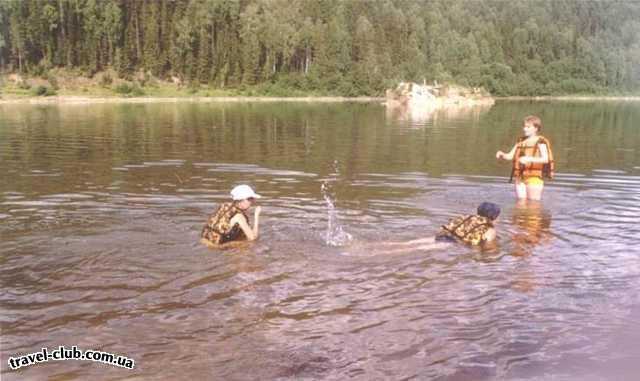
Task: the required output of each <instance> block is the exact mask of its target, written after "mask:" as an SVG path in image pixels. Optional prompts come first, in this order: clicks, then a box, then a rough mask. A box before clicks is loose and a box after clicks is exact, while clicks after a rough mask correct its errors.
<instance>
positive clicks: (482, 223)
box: [438, 214, 493, 245]
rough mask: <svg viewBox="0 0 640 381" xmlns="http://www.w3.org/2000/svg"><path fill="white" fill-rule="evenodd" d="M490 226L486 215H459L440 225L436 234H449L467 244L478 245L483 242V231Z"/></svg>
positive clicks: (491, 225)
mask: <svg viewBox="0 0 640 381" xmlns="http://www.w3.org/2000/svg"><path fill="white" fill-rule="evenodd" d="M492 227H493V224H492V223H491V220H489V219H488V218H486V217H482V216H479V215H477V214H476V215H468V216H460V217H456V218H453V219H452V220H450V221H449V222H448V223H447V224H446V225H442V228H441V229H440V232H439V233H438V236H449V237H453V238H456V239H458V240H460V241H462V242H464V243H466V244H469V245H479V244H481V243H483V242H484V235H485V233H486V232H487V231H488V230H489V229H491V228H492Z"/></svg>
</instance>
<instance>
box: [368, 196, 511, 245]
mask: <svg viewBox="0 0 640 381" xmlns="http://www.w3.org/2000/svg"><path fill="white" fill-rule="evenodd" d="M499 215H500V207H499V206H498V205H496V204H494V203H492V202H483V203H482V204H480V205H479V206H478V210H477V214H472V215H463V216H459V217H455V218H452V219H451V220H449V222H447V223H446V224H445V225H442V227H441V228H440V231H439V232H438V234H437V235H436V236H435V237H428V238H420V239H414V240H411V241H407V242H387V243H383V244H382V245H380V244H378V245H377V246H378V247H381V246H382V247H384V246H385V245H386V246H387V247H388V246H391V247H402V248H401V249H395V250H385V253H397V252H406V251H413V250H433V249H438V248H443V247H446V246H447V245H448V243H451V242H460V243H464V244H468V245H471V246H481V245H484V244H488V243H490V242H493V241H494V240H495V239H496V229H495V225H494V224H495V221H496V219H497V218H498V216H499ZM415 245H418V246H415ZM408 246H411V247H408Z"/></svg>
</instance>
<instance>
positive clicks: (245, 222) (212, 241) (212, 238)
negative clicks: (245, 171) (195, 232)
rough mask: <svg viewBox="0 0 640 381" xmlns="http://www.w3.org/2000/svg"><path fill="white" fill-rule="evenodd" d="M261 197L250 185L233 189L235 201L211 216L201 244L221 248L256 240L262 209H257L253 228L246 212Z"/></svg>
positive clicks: (205, 227) (201, 234)
mask: <svg viewBox="0 0 640 381" xmlns="http://www.w3.org/2000/svg"><path fill="white" fill-rule="evenodd" d="M261 197H262V196H260V195H259V194H257V193H255V192H254V191H253V189H251V187H250V186H248V185H238V186H237V187H235V188H233V189H232V190H231V198H232V200H233V201H232V202H225V203H223V204H221V205H220V206H219V207H218V209H217V210H216V211H215V212H214V213H213V214H211V216H209V219H208V220H207V223H206V224H205V225H204V227H203V228H202V232H201V233H200V237H201V239H200V242H202V243H203V244H205V245H207V246H209V247H219V246H220V245H223V244H225V243H229V242H235V241H246V240H248V241H253V240H256V239H257V238H258V226H259V223H260V212H261V211H262V208H261V207H260V206H257V207H256V209H255V212H254V218H253V227H251V226H250V225H249V217H247V215H246V211H247V210H248V209H249V208H250V207H251V206H252V205H253V203H254V202H255V200H256V199H258V198H261Z"/></svg>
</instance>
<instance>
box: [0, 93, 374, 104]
mask: <svg viewBox="0 0 640 381" xmlns="http://www.w3.org/2000/svg"><path fill="white" fill-rule="evenodd" d="M383 100H384V98H378V97H353V98H350V97H261V96H257V97H248V96H222V97H144V96H143V97H88V96H73V95H62V96H51V97H35V96H34V97H15V98H0V104H56V103H57V104H88V103H178V102H194V103H206V102H325V103H337V102H379V101H383Z"/></svg>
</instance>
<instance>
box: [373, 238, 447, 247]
mask: <svg viewBox="0 0 640 381" xmlns="http://www.w3.org/2000/svg"><path fill="white" fill-rule="evenodd" d="M435 239H436V237H427V238H418V239H412V240H410V241H405V242H397V241H389V242H372V243H369V244H366V246H370V247H398V246H400V247H402V246H410V245H419V244H424V243H434V242H435Z"/></svg>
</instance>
